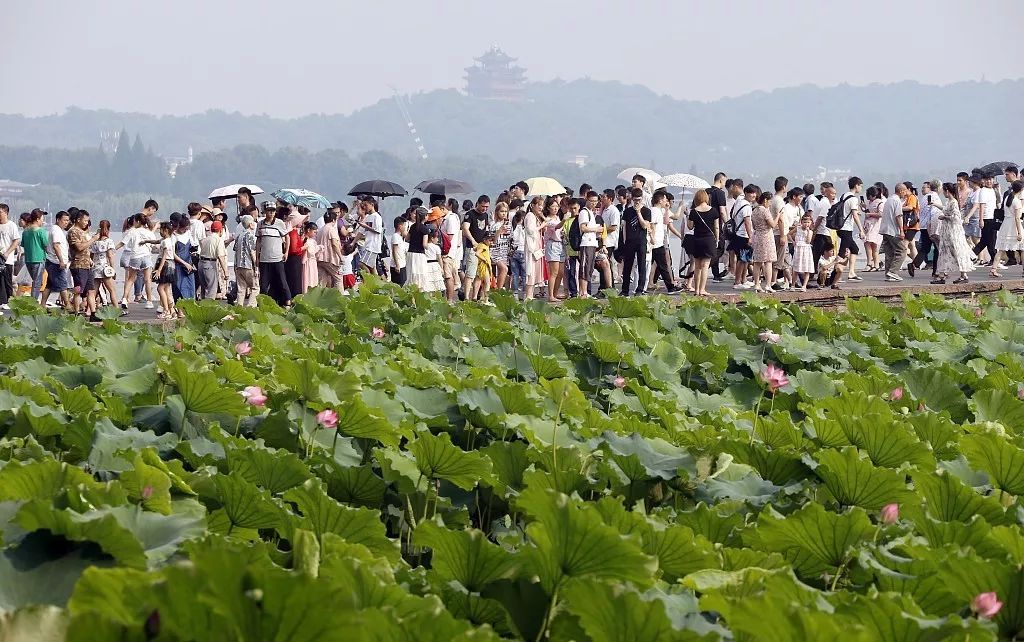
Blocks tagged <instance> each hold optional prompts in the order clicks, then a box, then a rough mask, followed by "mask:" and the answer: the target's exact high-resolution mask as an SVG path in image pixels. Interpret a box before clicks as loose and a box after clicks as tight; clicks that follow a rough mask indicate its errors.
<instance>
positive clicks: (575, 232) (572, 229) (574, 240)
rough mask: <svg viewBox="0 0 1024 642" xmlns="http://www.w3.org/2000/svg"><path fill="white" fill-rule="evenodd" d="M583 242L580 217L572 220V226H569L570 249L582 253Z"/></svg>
mask: <svg viewBox="0 0 1024 642" xmlns="http://www.w3.org/2000/svg"><path fill="white" fill-rule="evenodd" d="M582 242H583V232H582V231H581V230H580V217H579V216H576V218H574V219H572V225H570V226H569V247H571V248H572V250H573V252H579V251H580V244H581V243H582Z"/></svg>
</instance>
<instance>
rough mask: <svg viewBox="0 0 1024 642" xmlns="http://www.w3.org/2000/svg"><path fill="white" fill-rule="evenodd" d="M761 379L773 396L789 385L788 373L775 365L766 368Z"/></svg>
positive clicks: (771, 364)
mask: <svg viewBox="0 0 1024 642" xmlns="http://www.w3.org/2000/svg"><path fill="white" fill-rule="evenodd" d="M760 377H761V381H762V382H763V383H764V384H765V385H766V386H768V389H769V390H771V392H772V394H775V393H776V392H777V391H778V389H779V388H782V387H785V386H788V385H789V378H788V377H787V376H786V372H785V371H784V370H783V369H782V368H779V367H778V366H776V365H775V364H774V363H769V364H768V365H767V366H765V368H764V370H762V371H761V374H760Z"/></svg>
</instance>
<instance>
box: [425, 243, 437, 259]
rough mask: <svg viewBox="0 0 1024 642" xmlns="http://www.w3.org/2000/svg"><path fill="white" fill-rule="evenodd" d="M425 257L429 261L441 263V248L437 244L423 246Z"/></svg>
mask: <svg viewBox="0 0 1024 642" xmlns="http://www.w3.org/2000/svg"><path fill="white" fill-rule="evenodd" d="M423 257H424V258H425V259H427V261H440V260H441V246H439V245H438V244H437V243H427V244H426V245H424V246H423Z"/></svg>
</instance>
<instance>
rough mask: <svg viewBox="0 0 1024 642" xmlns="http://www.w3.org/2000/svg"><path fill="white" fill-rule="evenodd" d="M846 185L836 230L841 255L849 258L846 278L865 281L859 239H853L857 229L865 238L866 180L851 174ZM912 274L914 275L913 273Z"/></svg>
mask: <svg viewBox="0 0 1024 642" xmlns="http://www.w3.org/2000/svg"><path fill="white" fill-rule="evenodd" d="M846 185H847V186H848V187H849V190H848V191H847V192H846V193H845V194H843V197H842V198H841V199H840V202H841V203H842V204H843V212H842V217H843V218H842V222H843V224H842V226H840V228H839V230H838V231H836V235H837V236H838V237H839V256H840V257H844V256H845V257H848V259H849V265H848V266H847V271H846V274H847V277H846V280H847V281H863V280H864V279H862V278H861V277H860V275H858V274H857V255H858V254H860V249H859V247H858V246H857V241H855V240H854V239H853V231H854V230H855V229H856V230H857V234H858V235H859V237H860V239H861V240H864V226H863V225H862V224H861V220H860V193H861V191H862V190H863V189H864V181H862V180H861V179H860V178H858V177H856V176H851V177H850V179H849V180H848V181H847V182H846ZM826 214H827V212H826ZM910 276H914V275H913V273H911V275H910Z"/></svg>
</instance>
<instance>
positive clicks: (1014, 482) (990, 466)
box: [960, 433, 1024, 495]
mask: <svg viewBox="0 0 1024 642" xmlns="http://www.w3.org/2000/svg"><path fill="white" fill-rule="evenodd" d="M960 449H961V451H962V452H963V454H964V456H965V457H966V458H967V461H968V462H970V464H971V465H972V466H974V467H975V468H978V469H979V470H983V471H985V472H986V473H988V474H989V475H990V476H991V478H992V483H993V484H994V485H995V486H996V487H997V488H999V489H1001V490H1004V491H1006V492H1008V493H1010V494H1011V495H1021V494H1024V450H1022V449H1020V448H1017V447H1016V446H1014V445H1013V444H1010V443H1009V442H1007V441H1006V440H1004V439H1002V438H1001V437H999V436H998V435H995V434H993V433H979V434H974V435H964V436H963V437H961V438H960Z"/></svg>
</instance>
